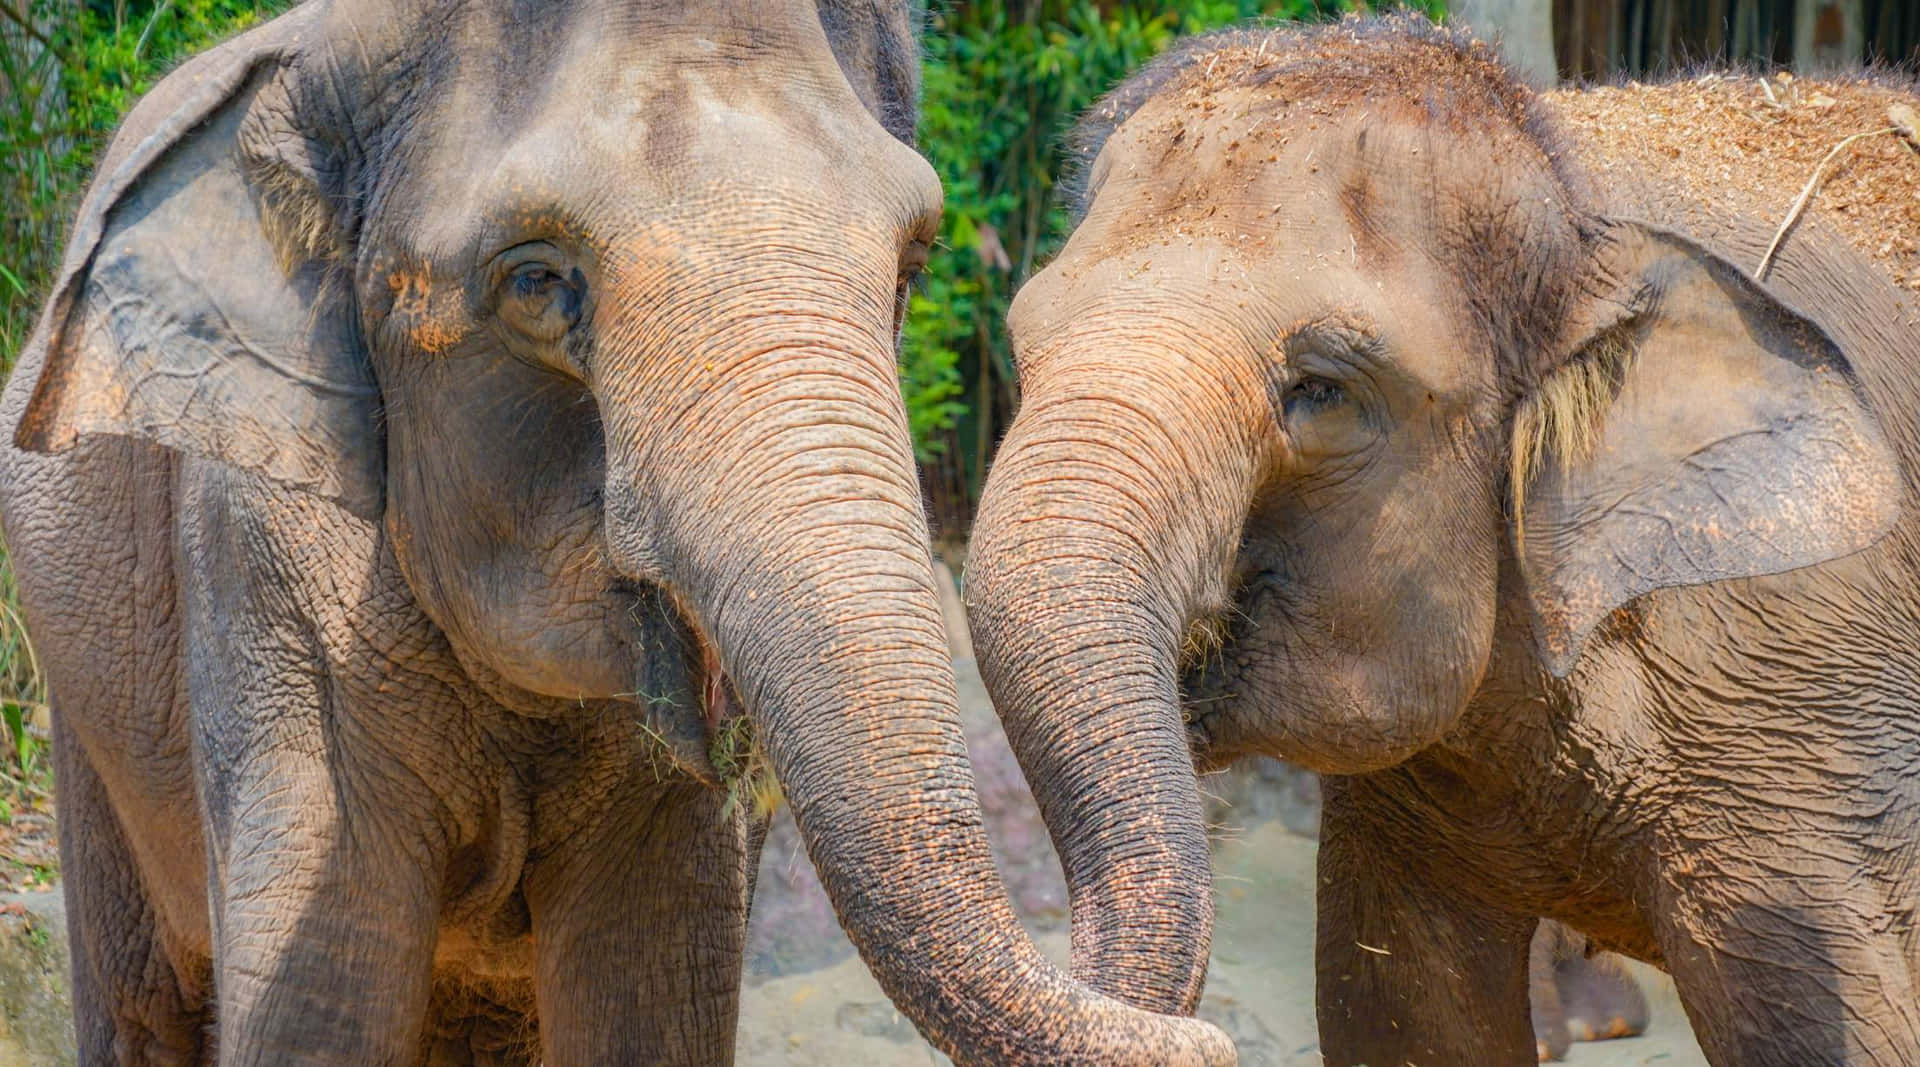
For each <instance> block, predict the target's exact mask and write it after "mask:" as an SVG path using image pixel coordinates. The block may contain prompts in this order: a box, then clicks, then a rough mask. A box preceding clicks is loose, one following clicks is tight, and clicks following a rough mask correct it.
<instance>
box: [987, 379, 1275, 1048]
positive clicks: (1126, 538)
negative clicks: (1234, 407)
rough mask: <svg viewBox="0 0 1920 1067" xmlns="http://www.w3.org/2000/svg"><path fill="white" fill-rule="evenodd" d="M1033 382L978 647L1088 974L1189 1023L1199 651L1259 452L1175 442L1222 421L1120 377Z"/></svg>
mask: <svg viewBox="0 0 1920 1067" xmlns="http://www.w3.org/2000/svg"><path fill="white" fill-rule="evenodd" d="M1035 385H1036V388H1035V389H1034V390H1032V391H1031V392H1029V394H1028V397H1027V400H1026V405H1027V406H1026V409H1025V410H1024V411H1023V412H1022V415H1021V419H1020V421H1019V422H1018V423H1016V426H1015V429H1014V431H1013V432H1012V433H1011V434H1010V435H1009V436H1008V438H1007V440H1006V442H1005V443H1004V445H1003V446H1002V448H1001V450H1000V454H999V456H998V458H997V459H996V460H995V465H994V469H993V472H992V474H991V476H990V477H989V480H988V485H987V488H986V492H985V494H984V495H983V497H982V500H981V505H980V511H979V515H978V517H977V520H976V522H975V525H974V541H973V546H972V549H971V552H970V562H969V568H968V605H969V611H970V617H971V621H972V624H973V630H974V641H975V645H976V648H977V649H978V651H979V658H980V662H981V666H982V671H983V675H984V677H985V679H986V682H987V685H988V688H989V689H990V691H991V692H992V694H993V698H994V702H995V704H996V706H997V707H998V708H999V709H1000V713H1001V717H1002V718H1003V720H1004V721H1005V724H1006V731H1007V738H1008V741H1009V742H1010V743H1011V744H1012V746H1013V750H1014V752H1015V754H1016V755H1017V756H1018V757H1019V760H1020V764H1021V767H1022V768H1023V769H1024V770H1025V772H1026V775H1027V778H1028V780H1029V781H1030V782H1031V783H1032V785H1033V789H1034V795H1035V797H1036V799H1037V800H1038V802H1039V805H1040V809H1041V813H1042V816H1043V817H1044V818H1045V820H1046V823H1047V825H1048V827H1049V828H1050V830H1051V832H1052V835H1053V839H1054V843H1055V845H1056V847H1057V848H1058V849H1059V852H1060V857H1061V862H1062V864H1063V865H1064V867H1065V869H1066V874H1067V881H1068V885H1069V889H1070V893H1071V906H1072V916H1073V919H1072V925H1073V961H1074V975H1075V977H1077V978H1079V979H1081V980H1082V981H1085V982H1087V983H1088V984H1090V985H1092V986H1093V987H1094V988H1095V989H1098V990H1100V991H1101V992H1103V993H1106V994H1108V995H1111V996H1115V997H1118V998H1120V999H1122V1000H1125V1001H1127V1002H1128V1003H1131V1004H1134V1005H1137V1006H1139V1007H1142V1008H1147V1009H1149V1010H1155V1011H1167V1012H1181V1013H1191V1012H1192V1011H1193V1010H1194V1009H1195V1007H1196V1006H1197V1004H1198V1002H1199V999H1200V994H1201V987H1202V983H1203V981H1204V979H1205V976H1206V967H1207V955H1208V950H1209V945H1210V942H1211V939H1212V926H1213V892H1212V868H1211V864H1210V856H1209V851H1208V842H1207V834H1206V828H1205V825H1204V820H1203V813H1202V808H1201V801H1200V793H1199V786H1198V782H1197V779H1196V776H1195V772H1194V764H1193V754H1192V750H1191V748H1190V745H1189V742H1188V735H1187V729H1186V725H1185V721H1184V718H1183V715H1182V710H1181V704H1180V691H1179V684H1180V682H1179V679H1180V669H1181V666H1182V664H1181V658H1182V648H1183V644H1184V642H1185V640H1186V639H1187V635H1188V632H1189V628H1190V625H1191V624H1192V623H1193V622H1194V621H1195V620H1196V619H1204V618H1205V617H1207V616H1208V615H1209V614H1210V611H1209V608H1210V607H1212V606H1214V605H1218V604H1223V603H1224V594H1225V590H1224V585H1225V572H1226V568H1227V565H1228V559H1229V557H1230V554H1231V548H1232V546H1233V544H1234V541H1235V538H1234V534H1235V533H1236V532H1237V529H1238V526H1237V522H1238V520H1239V518H1240V517H1241V516H1244V515H1245V514H1246V506H1247V505H1246V503H1245V500H1244V497H1245V495H1246V490H1245V489H1244V486H1245V485H1246V484H1248V483H1249V482H1250V478H1249V477H1248V476H1247V472H1246V471H1244V470H1242V469H1240V463H1241V459H1242V457H1244V456H1246V455H1248V454H1249V452H1250V450H1248V449H1245V448H1240V447H1237V446H1235V445H1233V444H1232V443H1231V442H1225V441H1207V440H1203V439H1201V438H1202V436H1203V432H1202V431H1198V430H1186V431H1177V432H1174V433H1169V432H1167V431H1168V429H1170V428H1171V427H1174V426H1176V425H1178V424H1179V423H1181V422H1185V423H1188V424H1191V423H1193V422H1196V421H1199V422H1200V423H1201V425H1203V426H1204V425H1205V424H1206V423H1205V421H1204V420H1195V419H1194V418H1192V417H1191V416H1190V415H1185V416H1183V415H1177V414H1176V412H1177V411H1178V409H1179V406H1180V404H1181V399H1180V397H1179V396H1178V395H1177V391H1176V390H1172V389H1169V388H1167V387H1164V386H1162V385H1160V383H1143V382H1136V381H1131V380H1129V378H1128V377H1127V376H1126V375H1125V374H1124V373H1121V372H1116V370H1115V369H1114V368H1113V367H1111V366H1107V367H1100V368H1097V369H1096V370H1095V372H1094V373H1093V374H1091V375H1086V376H1083V377H1082V378H1081V379H1080V380H1079V381H1078V382H1074V381H1060V380H1048V379H1045V378H1041V379H1039V380H1038V381H1036V383H1035Z"/></svg>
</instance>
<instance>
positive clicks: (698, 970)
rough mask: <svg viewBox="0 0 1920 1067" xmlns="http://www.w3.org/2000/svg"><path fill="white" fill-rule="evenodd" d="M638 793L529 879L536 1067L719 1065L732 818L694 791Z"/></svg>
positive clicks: (732, 948)
mask: <svg viewBox="0 0 1920 1067" xmlns="http://www.w3.org/2000/svg"><path fill="white" fill-rule="evenodd" d="M646 788H647V789H648V790H649V791H651V793H652V795H651V796H646V795H637V796H634V797H632V798H630V799H629V800H627V801H626V802H620V803H614V804H610V805H609V811H610V814H611V817H609V818H608V819H606V820H604V821H603V822H602V823H601V824H600V825H599V826H598V828H597V829H596V831H595V832H592V833H585V834H579V835H576V837H575V840H574V841H573V842H572V847H569V848H568V849H567V850H566V851H565V852H564V853H562V854H559V855H555V856H551V857H547V858H544V859H543V860H542V861H541V863H540V867H539V869H538V870H536V871H533V872H530V875H529V879H528V892H527V903H528V905H529V907H530V908H531V909H532V912H533V939H534V944H535V945H536V946H537V950H536V951H537V953H538V956H537V959H536V961H535V966H536V969H537V972H538V982H537V985H538V991H539V1001H540V1034H541V1042H542V1048H543V1050H544V1052H545V1062H546V1063H547V1064H549V1065H550V1067H588V1065H601V1064H604V1065H609V1067H611V1065H617V1064H630V1063H657V1064H675V1065H698V1067H727V1065H729V1064H731V1063H733V1046H734V1029H735V1024H736V1022H737V1020H738V1017H739V999H740V966H741V957H742V955H743V954H744V952H745V950H746V891H747V886H746V865H745V838H746V832H745V827H744V825H743V820H742V819H741V818H739V817H738V815H737V813H735V812H732V811H730V810H728V809H727V807H726V798H725V797H724V796H722V795H720V794H718V793H715V792H713V791H711V790H708V789H706V788H703V787H697V786H686V787H677V788H669V789H665V790H661V789H660V788H659V787H657V786H653V785H652V784H651V783H649V784H648V785H647V786H646Z"/></svg>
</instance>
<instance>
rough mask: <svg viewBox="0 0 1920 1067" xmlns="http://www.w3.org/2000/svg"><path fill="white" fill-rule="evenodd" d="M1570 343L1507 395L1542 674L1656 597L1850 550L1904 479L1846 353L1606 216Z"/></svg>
mask: <svg viewBox="0 0 1920 1067" xmlns="http://www.w3.org/2000/svg"><path fill="white" fill-rule="evenodd" d="M1596 256H1597V263H1596V267H1597V270H1596V274H1595V277H1596V278H1597V279H1598V281H1597V282H1596V284H1595V285H1594V286H1593V287H1592V289H1591V291H1590V292H1589V293H1588V295H1587V296H1586V297H1585V298H1584V300H1583V301H1582V307H1581V309H1580V311H1579V313H1578V314H1577V316H1576V318H1577V319H1578V321H1577V322H1576V323H1574V324H1572V325H1571V326H1570V327H1569V330H1568V336H1569V338H1570V341H1569V343H1567V344H1565V345H1564V347H1563V351H1564V352H1566V353H1567V355H1566V356H1565V358H1564V359H1563V360H1562V361H1561V362H1560V363H1559V364H1558V366H1557V367H1556V369H1555V370H1553V371H1552V372H1551V373H1550V374H1548V375H1547V376H1546V378H1545V380H1544V381H1542V382H1541V384H1540V385H1539V386H1538V387H1537V388H1536V390H1535V391H1534V392H1533V394H1532V395H1530V396H1528V397H1526V398H1524V399H1523V400H1522V401H1521V404H1520V406H1519V409H1518V411H1517V412H1516V415H1515V419H1514V433H1513V464H1512V471H1511V475H1512V489H1513V529H1514V539H1515V547H1516V550H1517V555H1518V557H1519V560H1520V563H1521V567H1522V569H1523V572H1524V574H1525V579H1526V583H1527V590H1528V595H1529V598H1530V600H1531V602H1532V606H1533V611H1534V622H1535V627H1534V633H1535V636H1536V640H1537V644H1538V647H1539V651H1540V653H1541V656H1542V659H1543V660H1544V662H1545V663H1546V665H1547V667H1548V669H1550V670H1551V671H1553V673H1554V674H1556V675H1559V676H1563V677H1564V676H1565V675H1566V674H1567V672H1568V671H1570V670H1572V668H1573V664H1574V662H1575V661H1576V660H1577V659H1578V658H1579V654H1580V649H1581V647H1582V645H1583V644H1584V642H1585V641H1586V639H1587V637H1588V635H1589V634H1591V633H1592V631H1593V629H1594V627H1595V626H1597V625H1599V623H1600V622H1601V620H1602V619H1604V618H1605V617H1606V616H1607V615H1608V614H1609V613H1611V612H1612V611H1613V610H1615V609H1616V608H1618V607H1620V606H1621V605H1624V604H1626V603H1627V602H1628V601H1630V600H1632V599H1634V598H1635V597H1638V596H1640V595H1642V594H1644V593H1648V592H1651V591H1652V590H1655V589H1661V588H1667V587H1672V586H1685V585H1697V584H1701V583H1705V582H1713V581H1719V580H1723V579H1729V578H1749V577H1755V576H1758V575H1765V574H1777V573H1780V572H1783V571H1789V570H1793V569H1796V568H1799V567H1806V566H1811V565H1813V564H1816V563H1822V562H1825V561H1827V560H1831V559H1835V558H1838V557H1840V556H1845V555H1848V554H1850V553H1853V552H1857V551H1859V550H1861V549H1863V548H1866V547H1868V546H1869V545H1872V544H1873V543H1874V542H1875V541H1877V540H1878V539H1879V538H1880V537H1881V536H1882V535H1884V534H1885V533H1886V532H1887V531H1888V530H1889V529H1890V528H1891V527H1892V526H1893V524H1894V522H1895V520H1896V519H1897V518H1898V517H1899V515H1900V511H1901V507H1902V502H1903V499H1904V495H1905V488H1904V485H1905V483H1904V479H1903V478H1902V476H1901V472H1900V467H1899V464H1898V461H1897V460H1896V459H1895V457H1894V454H1893V451H1892V449H1891V447H1890V446H1889V445H1888V443H1887V439H1886V437H1885V435H1884V434H1883V433H1882V431H1881V429H1880V426H1879V424H1878V422H1877V421H1876V419H1875V418H1874V416H1873V414H1872V412H1871V410H1870V409H1869V407H1868V405H1867V403H1866V400H1865V399H1864V397H1863V395H1862V393H1861V389H1860V385H1859V382H1858V381H1857V380H1856V379H1855V377H1854V372H1853V368H1852V366H1851V365H1850V364H1849V363H1848V361H1847V358H1846V356H1845V355H1844V354H1843V353H1842V352H1841V351H1840V349H1839V347H1838V346H1836V345H1835V344H1834V343H1833V341H1832V340H1831V339H1830V338H1829V337H1828V336H1827V335H1826V333H1825V332H1823V331H1822V330H1821V329H1820V327H1818V326H1816V325H1815V324H1814V323H1813V322H1811V321H1809V320H1808V319H1806V318H1805V317H1804V316H1801V315H1799V314H1797V313H1796V312H1794V311H1792V310H1790V309H1789V308H1787V307H1786V306H1784V305H1782V304H1781V303H1780V302H1779V301H1778V300H1776V299H1775V298H1774V297H1772V296H1771V295H1769V294H1768V293H1767V292H1766V291H1765V290H1764V289H1762V288H1761V287H1760V286H1759V285H1757V284H1755V283H1754V282H1753V281H1752V280H1751V279H1749V278H1747V277H1746V276H1745V275H1744V274H1743V273H1741V271H1740V270H1739V269H1738V268H1737V267H1735V266H1734V265H1733V264H1731V263H1728V262H1727V261H1725V260H1723V259H1721V258H1719V257H1717V256H1715V255H1713V254H1712V253H1710V252H1708V251H1706V250H1705V249H1703V248H1701V247H1699V246H1698V245H1696V244H1694V243H1693V242H1692V241H1690V240H1688V239H1686V238H1684V237H1681V236H1679V235H1677V234H1674V233H1670V232H1666V231H1662V230H1658V229H1654V228H1652V227H1649V226H1644V225H1640V224H1637V223H1629V222H1619V223H1613V224H1611V225H1610V226H1609V228H1608V230H1607V232H1606V233H1605V234H1604V235H1603V236H1602V237H1601V238H1600V239H1599V241H1598V243H1597V251H1596Z"/></svg>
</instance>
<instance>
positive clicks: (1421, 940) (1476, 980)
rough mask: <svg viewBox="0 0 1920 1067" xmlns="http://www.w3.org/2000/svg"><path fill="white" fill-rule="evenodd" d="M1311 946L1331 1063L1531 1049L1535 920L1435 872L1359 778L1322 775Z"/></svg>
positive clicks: (1473, 1056)
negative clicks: (1478, 897) (1486, 902)
mask: <svg viewBox="0 0 1920 1067" xmlns="http://www.w3.org/2000/svg"><path fill="white" fill-rule="evenodd" d="M1325 786H1326V796H1325V809H1324V812H1323V814H1322V824H1321V838H1320V861H1319V878H1318V883H1319V893H1318V898H1319V899H1318V906H1319V936H1318V945H1317V947H1316V950H1315V954H1314V955H1315V970H1316V977H1317V986H1316V998H1315V999H1316V1005H1317V1008H1318V1015H1319V1020H1320V1046H1321V1051H1322V1054H1323V1055H1324V1057H1325V1060H1326V1063H1327V1065H1328V1067H1351V1065H1355V1064H1401V1063H1417V1064H1429V1063H1431V1064H1442V1063H1473V1064H1484V1065H1487V1067H1503V1065H1504V1067H1518V1065H1523V1064H1528V1065H1530V1064H1533V1063H1536V1062H1537V1060H1538V1054H1537V1050H1536V1047H1535V1044H1534V1037H1533V1033H1532V1032H1531V1028H1530V1026H1529V1025H1528V1022H1529V1020H1528V1008H1527V955H1528V942H1529V940H1530V938H1531V936H1532V934H1533V928H1534V925H1535V923H1534V920H1533V919H1531V918H1528V917H1523V916H1516V915H1512V914H1504V913H1498V912H1493V911H1491V910H1488V909H1486V908H1483V907H1477V906H1475V905H1474V904H1473V903H1471V902H1469V901H1466V900H1462V899H1461V898H1460V897H1459V896H1458V895H1456V894H1453V893H1451V892H1449V891H1448V890H1446V889H1445V888H1443V887H1441V886H1440V885H1438V884H1436V881H1435V879H1434V877H1433V874H1434V873H1435V872H1433V871H1432V866H1433V864H1434V862H1435V858H1434V856H1433V853H1432V851H1431V850H1430V849H1425V850H1423V849H1422V848H1421V847H1419V846H1420V843H1419V842H1418V841H1416V840H1410V838H1417V837H1418V836H1419V835H1418V833H1417V832H1410V831H1408V830H1407V829H1406V828H1405V827H1404V825H1402V826H1399V827H1396V826H1395V825H1393V824H1392V823H1391V822H1390V820H1388V819H1386V818H1382V817H1380V816H1379V815H1377V814H1376V810H1387V809H1385V807H1384V805H1382V806H1381V807H1380V808H1379V809H1376V810H1368V809H1367V807H1366V798H1365V796H1364V793H1365V791H1366V786H1365V784H1364V781H1363V780H1357V779H1336V778H1328V779H1327V780H1326V782H1325Z"/></svg>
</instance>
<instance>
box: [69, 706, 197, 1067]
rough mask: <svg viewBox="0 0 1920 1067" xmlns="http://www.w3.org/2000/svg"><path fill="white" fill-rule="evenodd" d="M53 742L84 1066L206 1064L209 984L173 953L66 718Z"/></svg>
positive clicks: (184, 1066)
mask: <svg viewBox="0 0 1920 1067" xmlns="http://www.w3.org/2000/svg"><path fill="white" fill-rule="evenodd" d="M53 737H54V744H53V760H54V775H55V777H56V779H57V780H58V781H59V783H60V854H61V864H62V875H63V880H64V882H65V893H66V900H67V914H68V916H69V918H68V923H67V932H68V945H69V948H70V950H71V953H72V959H73V985H72V996H73V1015H74V1023H75V1030H76V1034H75V1036H76V1037H77V1038H78V1044H79V1054H80V1062H81V1063H83V1064H88V1065H94V1064H113V1063H117V1064H122V1065H125V1067H175V1065H178V1067H197V1065H198V1064H200V1063H202V1062H204V1060H205V1058H206V1055H207V1051H208V1050H207V1049H206V1048H205V1041H204V1036H205V1034H206V1023H207V1017H206V994H205V984H204V982H203V981H194V980H192V979H193V978H194V977H196V976H193V975H188V976H183V975H182V974H181V973H180V971H179V970H178V969H177V967H176V963H175V961H174V960H173V959H172V958H171V957H170V956H169V954H168V953H167V951H166V948H165V944H164V942H163V939H162V937H161V934H160V929H159V920H158V916H157V915H156V911H155V908H154V905H153V901H152V900H151V898H150V897H149V896H148V894H147V891H146V888H145V886H144V885H143V884H142V880H141V877H140V874H139V871H138V870H137V869H136V867H135V863H134V857H133V853H132V851H131V849H129V848H128V845H127V839H126V834H125V832H124V831H123V830H122V828H121V825H120V820H119V817H118V816H117V815H115V814H114V811H113V807H112V805H111V803H110V802H109V801H108V799H107V791H106V787H105V786H104V785H103V784H102V783H101V781H100V777H99V775H98V774H96V773H95V772H94V769H93V766H92V764H90V763H89V762H88V760H87V756H86V753H85V752H84V751H82V749H81V747H80V743H79V740H78V739H77V738H76V737H74V736H73V732H72V730H71V729H70V728H69V727H68V726H67V722H66V718H65V717H64V716H62V715H55V716H54V719H53ZM197 977H199V978H202V979H204V978H205V977H206V976H205V975H199V976H197Z"/></svg>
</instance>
